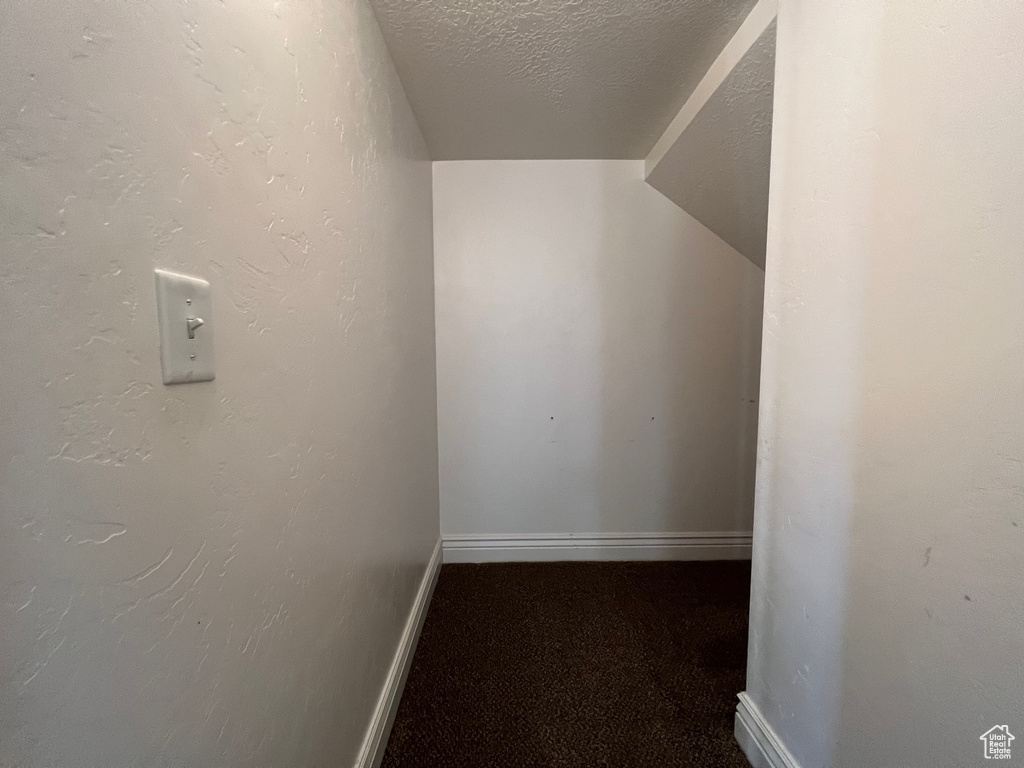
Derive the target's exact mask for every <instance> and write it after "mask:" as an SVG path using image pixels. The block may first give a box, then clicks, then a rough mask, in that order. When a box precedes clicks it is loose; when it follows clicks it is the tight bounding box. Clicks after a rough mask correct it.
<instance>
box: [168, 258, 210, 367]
mask: <svg viewBox="0 0 1024 768" xmlns="http://www.w3.org/2000/svg"><path fill="white" fill-rule="evenodd" d="M156 311H157V315H158V317H159V321H160V365H161V367H162V368H163V372H164V384H185V383H188V382H192V381H211V380H212V379H213V376H214V372H213V322H212V320H213V304H212V302H211V300H210V284H209V283H208V282H206V281H205V280H201V279H200V278H198V277H189V276H187V275H178V274H175V273H174V272H166V271H164V270H162V269H158V270H156Z"/></svg>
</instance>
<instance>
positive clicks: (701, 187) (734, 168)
mask: <svg viewBox="0 0 1024 768" xmlns="http://www.w3.org/2000/svg"><path fill="white" fill-rule="evenodd" d="M774 86H775V22H774V21H773V22H772V23H771V24H769V26H768V27H767V28H766V29H765V30H764V32H763V33H761V35H760V37H758V38H757V39H756V41H755V42H754V43H753V45H751V47H750V48H749V50H748V51H747V52H746V54H745V55H744V56H743V58H742V59H740V61H739V63H738V64H737V65H736V67H735V68H734V69H733V70H732V72H730V73H729V75H728V76H727V77H726V78H725V80H724V81H723V82H722V84H721V85H720V86H719V87H718V88H717V89H716V90H715V92H714V93H713V94H712V95H711V97H710V98H709V99H708V100H707V102H706V103H705V104H704V106H703V107H701V109H700V111H699V112H698V113H697V114H696V115H695V116H694V118H693V120H691V121H690V123H689V125H687V127H686V129H685V130H684V131H683V132H682V134H681V135H680V136H679V138H678V139H677V140H676V142H675V143H674V144H673V145H672V147H671V148H670V149H669V150H668V152H666V153H665V156H664V157H663V158H662V159H661V160H660V161H659V162H658V165H657V166H656V167H655V168H654V170H653V171H651V173H650V174H649V175H648V177H647V181H648V183H649V184H650V185H651V186H653V187H654V188H655V189H657V190H658V191H660V192H661V193H662V194H664V195H665V196H666V197H668V198H669V199H670V200H672V202H674V203H675V204H676V205H678V206H679V207H680V208H682V209H683V210H684V211H686V212H687V213H689V214H690V215H691V216H693V217H694V218H695V219H697V221H699V222H701V223H702V224H703V225H704V226H706V227H707V228H708V229H710V230H711V231H712V232H714V233H715V234H716V235H718V236H719V237H720V238H722V239H723V240H725V242H727V243H728V244H729V245H731V246H732V247H733V248H735V249H736V250H737V251H739V252H740V253H742V254H743V255H744V256H746V257H747V258H748V259H750V260H751V261H752V262H754V263H755V264H756V265H757V266H759V267H761V269H764V252H765V241H766V239H767V236H768V179H769V176H770V169H771V153H772V96H773V93H774Z"/></svg>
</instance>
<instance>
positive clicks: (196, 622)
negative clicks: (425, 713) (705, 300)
mask: <svg viewBox="0 0 1024 768" xmlns="http://www.w3.org/2000/svg"><path fill="white" fill-rule="evenodd" d="M0 83H2V86H3V87H2V88H0V327H2V328H3V333H2V335H0V360H2V361H3V362H2V364H0V393H2V394H0V764H3V765H5V766H7V765H10V766H15V765H17V766H44V765H59V766H64V767H65V768H75V767H76V766H82V767H89V768H95V767H96V766H105V767H108V768H117V767H121V768H128V767H129V766H143V765H145V766H171V765H174V766H184V765H189V766H211V767H212V766H271V765H274V766H300V765H301V766H312V765H339V766H340V765H345V766H348V765H352V764H353V761H354V759H355V755H356V752H357V750H358V748H359V744H360V742H361V741H362V739H363V736H364V733H365V732H366V728H367V724H368V722H369V719H370V715H371V711H372V709H373V707H374V705H375V703H376V700H377V697H378V695H379V694H380V691H381V687H382V685H383V683H384V679H385V674H386V672H387V670H388V668H389V665H390V664H391V661H392V656H393V654H394V651H395V648H396V645H397V643H398V639H399V634H400V632H401V631H402V628H403V625H404V623H405V621H406V617H407V616H408V614H409V609H410V606H411V604H412V601H413V597H414V595H415V593H416V590H417V588H418V586H419V583H420V580H421V578H422V576H423V574H424V569H425V564H426V562H427V560H428V559H429V557H430V556H431V553H432V551H433V549H434V547H435V544H436V542H437V538H438V510H437V460H436V456H437V454H436V394H435V375H434V331H433V279H432V255H431V249H432V236H431V181H430V173H431V171H430V164H429V162H428V157H427V152H426V149H425V145H424V142H423V140H422V137H421V135H420V132H419V130H418V128H417V125H416V123H415V121H414V118H413V115H412V113H411V111H410V109H409V107H408V105H407V103H406V100H405V97H404V94H403V91H402V89H401V86H400V85H399V82H398V80H397V79H396V76H395V74H394V71H393V68H392V65H391V62H390V60H389V58H388V55H387V52H386V50H385V48H384V45H383V43H382V40H381V37H380V35H379V32H378V29H377V25H376V23H375V21H374V18H373V15H372V13H371V12H370V10H369V8H368V7H366V5H365V3H363V2H362V1H361V0H355V1H349V0H344V1H343V2H329V3H321V2H288V1H287V0H286V1H284V2H274V3H264V2H243V3H231V2H228V3H221V2H216V1H215V0H196V1H194V2H156V3H131V2H123V1H115V2H105V3H95V2H88V1H87V0H73V1H70V2H69V1H68V0H60V1H58V0H36V1H33V2H5V3H2V4H0ZM154 267H161V268H168V269H172V270H176V271H182V272H186V273H192V274H196V275H199V276H201V277H205V278H207V279H209V280H210V281H211V283H212V285H213V301H214V319H213V323H212V324H211V326H210V329H211V331H212V332H213V333H214V334H215V337H216V341H215V344H216V348H217V378H216V380H215V381H213V382H211V383H208V384H195V385H187V386H177V387H165V386H163V385H162V384H161V372H160V358H159V351H158V336H157V327H156V308H155V293H154V284H153V274H152V270H153V268H154Z"/></svg>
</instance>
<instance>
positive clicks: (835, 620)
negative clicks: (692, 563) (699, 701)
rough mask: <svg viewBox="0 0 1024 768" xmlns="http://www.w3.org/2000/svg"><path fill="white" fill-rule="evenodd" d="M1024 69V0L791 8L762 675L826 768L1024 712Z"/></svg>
mask: <svg viewBox="0 0 1024 768" xmlns="http://www.w3.org/2000/svg"><path fill="white" fill-rule="evenodd" d="M1022 69H1024V6H1022V5H1021V4H1020V3H1009V2H993V3H969V4H953V3H932V2H926V1H925V0H913V1H912V2H911V1H909V0H908V2H903V3H887V2H884V0H869V1H867V2H865V0H858V1H857V2H852V1H849V0H831V1H830V2H809V1H807V0H782V1H781V3H780V10H779V33H778V53H777V70H776V86H775V109H774V114H775V128H774V139H773V155H772V181H771V202H770V215H769V221H770V229H769V239H768V257H767V272H766V278H765V287H766V296H765V327H764V356H763V362H762V386H761V411H760V425H761V433H760V440H759V453H758V481H757V502H756V513H755V539H754V579H753V596H752V613H751V626H750V638H751V646H750V660H749V672H748V693H749V694H750V695H751V697H752V698H753V700H754V702H755V703H756V705H757V706H758V707H759V709H760V710H761V712H762V714H763V715H764V716H765V717H766V719H767V720H768V722H769V723H770V724H771V725H772V726H773V727H774V728H775V730H776V731H777V732H778V733H779V735H780V736H781V737H782V739H783V741H784V742H785V743H786V745H787V746H788V747H789V749H790V751H792V752H793V754H794V755H795V756H796V758H797V759H798V760H799V762H800V764H801V765H802V766H804V768H816V767H818V766H826V765H828V766H835V768H874V767H878V768H881V767H882V766H896V765H905V766H964V765H975V764H981V763H982V761H983V757H982V743H981V741H979V736H980V735H981V734H982V733H983V732H984V731H986V730H988V729H989V728H990V727H992V726H993V725H996V724H1008V725H1009V726H1010V730H1011V731H1012V732H1014V733H1016V734H1017V736H1018V739H1020V737H1021V730H1024V704H1022V698H1021V691H1022V690H1024V666H1022V665H1021V658H1022V657H1024V639H1022V634H1021V627H1022V626H1024V602H1022V600H1021V595H1022V594H1024V568H1022V567H1021V563H1022V560H1024V407H1022V403H1024V311H1022V307H1024V259H1022V256H1021V255H1022V253H1024V223H1022V220H1021V216H1020V211H1021V209H1022V207H1024V154H1022V151H1021V146H1022V138H1024V136H1022V132H1021V126H1022V125H1024V79H1022V78H1021V75H1020V73H1021V71H1022ZM1017 743H1020V742H1019V741H1018V742H1017ZM1014 751H1017V748H1016V746H1015V747H1014Z"/></svg>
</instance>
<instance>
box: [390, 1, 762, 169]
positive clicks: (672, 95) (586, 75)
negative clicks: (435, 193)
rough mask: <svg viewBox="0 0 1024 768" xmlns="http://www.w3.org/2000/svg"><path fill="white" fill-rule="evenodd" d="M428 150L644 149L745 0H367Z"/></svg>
mask: <svg viewBox="0 0 1024 768" xmlns="http://www.w3.org/2000/svg"><path fill="white" fill-rule="evenodd" d="M371 3H372V4H373V6H374V9H375V11H376V15H377V19H378V22H379V23H380V26H381V29H382V31H383V33H384V37H385V39H386V40H387V43H388V47H389V49H390V50H391V55H392V58H393V59H394V61H395V66H396V67H397V69H398V74H399V76H400V77H401V79H402V83H403V85H404V86H405V90H406V94H407V95H408V98H409V101H410V103H411V104H412V107H413V110H414V111H415V113H416V116H417V119H418V120H419V123H420V127H421V128H422V130H423V132H424V135H425V136H426V139H427V143H428V145H429V146H430V149H431V153H432V155H433V157H434V159H435V160H464V159H504V158H534V159H545V158H643V157H645V156H646V154H647V152H648V151H649V150H650V149H651V147H652V146H653V145H654V143H655V141H656V140H657V139H658V137H659V136H660V135H661V133H662V132H663V131H664V130H665V128H666V126H668V124H669V122H670V121H671V120H672V118H673V117H675V115H676V113H677V112H678V111H679V109H680V107H682V105H683V104H684V102H685V101H686V99H687V97H688V96H689V95H690V94H691V93H692V92H693V90H694V88H695V87H696V85H697V84H698V82H699V81H700V79H701V77H702V76H703V75H704V73H705V71H706V70H707V69H708V67H709V66H710V65H711V63H712V62H713V61H714V59H715V57H716V56H717V55H718V53H719V52H720V51H721V50H722V47H723V46H724V45H725V43H726V42H727V41H728V40H729V39H730V38H731V37H732V35H733V33H734V32H736V30H737V28H738V27H739V26H740V24H741V23H742V22H743V20H744V18H745V17H746V15H747V13H748V12H749V11H750V9H751V7H752V6H753V5H754V0H371Z"/></svg>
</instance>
